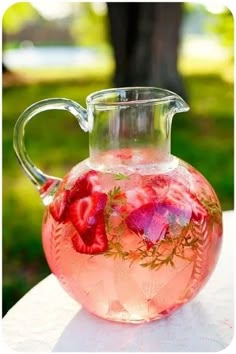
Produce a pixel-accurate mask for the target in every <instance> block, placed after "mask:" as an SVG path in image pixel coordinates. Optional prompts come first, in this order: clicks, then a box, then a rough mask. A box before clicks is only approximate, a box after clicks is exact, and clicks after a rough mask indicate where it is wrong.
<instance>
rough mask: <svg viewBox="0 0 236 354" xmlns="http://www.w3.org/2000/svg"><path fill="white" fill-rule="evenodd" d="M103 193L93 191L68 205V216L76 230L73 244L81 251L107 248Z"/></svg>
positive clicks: (104, 198)
mask: <svg viewBox="0 0 236 354" xmlns="http://www.w3.org/2000/svg"><path fill="white" fill-rule="evenodd" d="M106 202H107V195H106V194H105V193H100V192H94V193H93V194H92V195H91V196H88V197H85V198H82V199H79V200H76V201H74V202H73V203H72V204H71V205H70V207H69V217H70V220H71V222H72V224H73V225H74V227H75V229H76V230H77V231H78V235H75V236H74V237H73V238H72V242H73V245H74V247H75V249H76V250H77V251H78V252H81V253H89V254H95V253H101V252H104V250H106V249H107V236H106V231H105V221H104V208H105V206H106Z"/></svg>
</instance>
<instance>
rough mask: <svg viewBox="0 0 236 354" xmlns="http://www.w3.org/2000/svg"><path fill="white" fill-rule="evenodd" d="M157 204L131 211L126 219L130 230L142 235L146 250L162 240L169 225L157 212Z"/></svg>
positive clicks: (163, 216)
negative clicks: (146, 246)
mask: <svg viewBox="0 0 236 354" xmlns="http://www.w3.org/2000/svg"><path fill="white" fill-rule="evenodd" d="M158 206H159V205H158V203H148V204H145V205H143V206H141V207H139V208H137V209H135V210H134V211H132V212H131V213H130V214H129V216H128V217H127V218H126V224H127V226H128V228H129V229H130V230H132V231H133V232H135V233H136V234H138V235H144V241H146V242H147V245H148V248H149V247H150V242H151V244H153V245H154V244H155V243H156V242H157V241H159V240H161V239H163V238H164V236H165V233H166V230H167V227H168V225H169V223H168V220H167V218H166V216H165V215H162V214H161V213H160V212H159V210H158Z"/></svg>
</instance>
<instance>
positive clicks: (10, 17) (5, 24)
mask: <svg viewBox="0 0 236 354" xmlns="http://www.w3.org/2000/svg"><path fill="white" fill-rule="evenodd" d="M39 18H40V15H39V14H38V12H37V11H36V10H35V8H34V7H33V6H32V5H31V4H30V3H29V2H18V3H15V4H13V5H11V6H10V7H9V8H8V9H7V10H6V11H5V13H4V16H3V19H2V28H3V31H4V32H5V33H10V34H12V33H17V32H18V31H20V30H21V28H22V27H23V26H24V25H25V24H26V23H27V22H32V21H35V20H36V19H39Z"/></svg>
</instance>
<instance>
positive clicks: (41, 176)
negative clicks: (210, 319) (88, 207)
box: [13, 98, 89, 205]
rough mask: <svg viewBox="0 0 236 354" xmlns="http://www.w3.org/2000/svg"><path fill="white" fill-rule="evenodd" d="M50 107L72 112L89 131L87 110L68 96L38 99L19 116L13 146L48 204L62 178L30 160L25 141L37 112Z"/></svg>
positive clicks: (24, 168)
mask: <svg viewBox="0 0 236 354" xmlns="http://www.w3.org/2000/svg"><path fill="white" fill-rule="evenodd" d="M50 109H61V110H66V111H69V112H70V113H72V114H73V115H74V116H75V118H76V119H77V121H78V123H79V125H80V127H81V128H82V129H83V130H84V131H85V132H87V131H88V130H89V129H88V117H87V110H86V109H85V108H83V107H82V106H81V105H79V104H78V103H77V102H75V101H73V100H69V99H67V98H50V99H46V100H42V101H38V102H36V103H34V104H32V105H31V106H30V107H28V108H27V109H26V110H25V111H24V112H23V113H22V114H21V115H20V117H19V118H18V120H17V122H16V124H15V128H14V135H13V146H14V150H15V153H16V155H17V158H18V160H19V163H20V165H21V166H22V168H23V170H24V171H25V173H26V175H27V176H28V177H29V179H30V180H31V181H32V183H33V184H34V185H35V186H36V188H37V190H38V191H39V193H40V196H41V198H42V201H43V203H44V204H45V205H48V204H49V203H50V202H51V200H52V198H53V195H54V194H55V192H56V190H57V188H58V185H59V184H60V182H61V179H60V178H57V177H53V176H49V175H46V174H45V173H43V172H42V171H41V170H40V169H39V168H37V167H36V166H35V165H34V164H33V162H32V161H31V160H30V158H29V156H28V154H27V152H26V148H25V141H24V134H25V126H26V124H27V123H28V122H29V121H30V120H31V118H33V117H34V116H35V115H36V114H38V113H41V112H43V111H47V110H50Z"/></svg>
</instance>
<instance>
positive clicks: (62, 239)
mask: <svg viewBox="0 0 236 354" xmlns="http://www.w3.org/2000/svg"><path fill="white" fill-rule="evenodd" d="M126 158H127V159H130V156H129V155H127V156H125V157H124V159H126ZM86 163H87V162H86V161H85V162H83V163H82V164H79V165H77V166H75V167H74V168H73V169H72V170H71V171H70V173H69V174H68V175H67V176H66V177H65V179H64V180H63V182H62V185H61V187H60V190H59V191H58V194H60V191H62V190H63V188H64V187H65V186H66V188H70V186H73V185H74V183H75V181H76V180H78V178H79V177H80V176H83V175H86V174H87V173H88V171H89V168H88V167H87V165H86ZM112 172H113V173H112ZM96 176H97V177H96V178H97V180H96V188H97V189H98V190H101V191H102V193H105V194H106V195H107V196H109V195H110V196H111V195H113V196H114V193H113V192H114V191H118V193H117V194H118V197H117V199H116V198H115V200H116V202H115V203H113V204H112V203H111V206H108V202H109V198H108V199H107V204H106V207H105V209H104V211H103V215H104V217H105V223H106V225H105V230H106V237H107V240H108V248H107V249H106V250H105V251H104V252H102V253H101V254H82V253H79V252H78V251H77V250H76V249H75V247H74V245H73V242H72V238H73V236H74V235H77V233H78V230H76V228H75V226H74V224H73V223H72V222H71V220H70V218H69V217H68V218H66V219H65V220H64V221H62V222H57V221H56V220H55V219H54V218H53V216H52V215H51V213H50V212H49V210H47V211H46V213H45V217H44V222H43V246H44V251H45V254H46V258H47V261H48V264H49V266H50V268H51V270H52V272H53V273H54V274H55V275H56V276H57V278H58V279H59V281H60V283H61V285H62V286H63V287H64V289H65V290H66V291H67V292H68V293H69V294H70V295H71V296H72V297H73V298H74V299H76V300H77V301H78V302H80V303H81V304H82V305H83V306H84V308H86V309H87V310H89V311H90V312H91V313H94V314H96V315H98V316H100V317H103V318H106V319H109V320H113V321H123V322H144V321H150V320H154V319H160V318H162V317H164V316H167V315H169V314H171V313H172V312H173V311H175V310H176V309H178V308H179V307H180V306H182V305H183V304H184V303H186V302H188V301H189V300H190V299H192V298H193V297H194V296H195V295H196V294H197V293H198V291H199V290H200V289H201V288H202V286H203V285H204V284H205V283H206V281H207V279H208V278H209V276H210V274H211V273H212V271H213V269H214V267H215V264H216V262H217V259H218V255H219V251H220V245H221V239H222V237H221V236H222V225H221V211H220V206H219V203H218V200H217V197H216V195H215V193H214V191H213V189H212V188H211V186H210V185H209V183H208V182H207V181H206V180H205V179H204V177H203V176H202V175H200V174H199V173H198V172H197V171H196V170H195V169H193V168H192V167H191V166H189V165H187V164H186V163H183V162H180V161H179V162H178V164H177V166H176V167H175V168H174V169H173V170H171V171H169V172H160V170H159V169H158V167H156V168H155V167H154V166H151V167H150V165H148V166H147V165H146V166H143V167H139V168H137V169H136V170H135V169H133V170H132V171H131V169H130V168H129V167H127V168H125V166H123V168H122V174H120V173H119V172H117V171H108V170H105V169H103V170H99V171H98V170H97V171H96ZM114 188H119V189H116V190H115V189H114ZM109 193H110V194H109ZM112 193H113V194H112ZM117 200H118V202H117ZM113 202H114V199H113ZM153 210H154V211H153ZM151 211H152V214H150V213H151ZM150 215H151V217H150ZM145 218H146V219H147V222H146V219H145ZM142 228H143V229H142ZM55 296H56V294H55Z"/></svg>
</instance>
